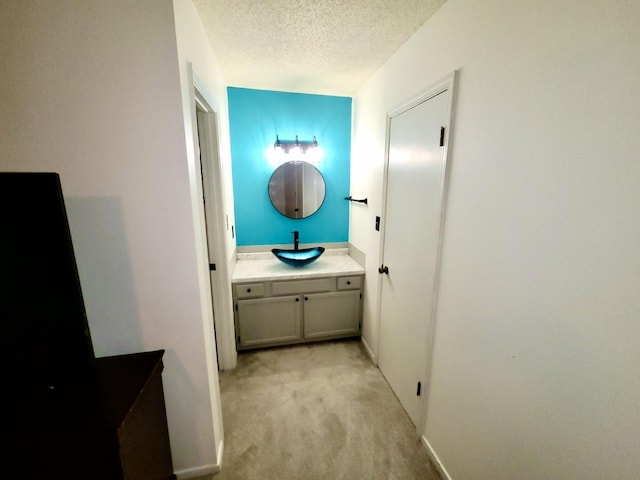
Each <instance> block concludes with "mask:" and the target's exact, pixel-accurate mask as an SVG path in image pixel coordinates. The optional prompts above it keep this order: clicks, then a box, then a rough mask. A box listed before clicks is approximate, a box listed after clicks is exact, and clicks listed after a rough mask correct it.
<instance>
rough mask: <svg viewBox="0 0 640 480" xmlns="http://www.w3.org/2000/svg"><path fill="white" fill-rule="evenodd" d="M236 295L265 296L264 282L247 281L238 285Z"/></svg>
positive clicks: (240, 296) (239, 296)
mask: <svg viewBox="0 0 640 480" xmlns="http://www.w3.org/2000/svg"><path fill="white" fill-rule="evenodd" d="M236 297H237V298H255V297H264V284H263V283H245V284H243V285H236Z"/></svg>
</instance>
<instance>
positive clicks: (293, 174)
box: [269, 162, 325, 218]
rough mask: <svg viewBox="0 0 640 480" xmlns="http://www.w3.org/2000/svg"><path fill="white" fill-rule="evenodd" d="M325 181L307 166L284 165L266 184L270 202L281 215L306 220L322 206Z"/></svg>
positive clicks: (308, 164)
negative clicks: (267, 184)
mask: <svg viewBox="0 0 640 480" xmlns="http://www.w3.org/2000/svg"><path fill="white" fill-rule="evenodd" d="M324 195H325V188H324V178H322V174H321V173H320V172H319V171H318V169H317V168H316V167H314V166H313V165H311V164H310V163H307V162H287V163H283V164H282V165H280V166H279V167H278V168H276V170H275V171H274V172H273V175H271V179H270V180H269V198H270V199H271V203H272V204H273V206H274V207H275V209H276V210H278V211H279V212H280V213H281V214H282V215H284V216H285V217H289V218H307V217H308V216H310V215H313V214H314V213H316V212H317V211H318V209H319V208H320V206H321V205H322V202H324Z"/></svg>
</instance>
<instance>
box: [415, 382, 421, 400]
mask: <svg viewBox="0 0 640 480" xmlns="http://www.w3.org/2000/svg"><path fill="white" fill-rule="evenodd" d="M421 391H422V382H418V388H417V390H416V395H417V396H418V397H419V396H420V392H421Z"/></svg>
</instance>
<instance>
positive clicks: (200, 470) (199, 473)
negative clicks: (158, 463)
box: [174, 463, 220, 480]
mask: <svg viewBox="0 0 640 480" xmlns="http://www.w3.org/2000/svg"><path fill="white" fill-rule="evenodd" d="M219 471H220V464H219V463H217V464H215V465H202V466H201V467H195V468H185V469H183V470H178V471H176V472H174V474H175V476H176V477H177V478H178V480H188V479H190V478H200V477H206V476H208V475H211V478H213V475H214V474H216V473H218V472H219Z"/></svg>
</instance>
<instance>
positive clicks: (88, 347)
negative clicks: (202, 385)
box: [0, 173, 175, 480]
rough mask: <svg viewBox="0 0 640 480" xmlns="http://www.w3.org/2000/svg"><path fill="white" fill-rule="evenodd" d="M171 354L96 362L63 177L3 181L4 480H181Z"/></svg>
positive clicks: (0, 383)
mask: <svg viewBox="0 0 640 480" xmlns="http://www.w3.org/2000/svg"><path fill="white" fill-rule="evenodd" d="M163 354H164V351H163V350H158V351H153V352H146V353H134V354H130V355H119V356H114V357H104V358H95V356H94V352H93V345H92V342H91V335H90V332H89V326H88V322H87V318H86V313H85V308H84V301H83V298H82V291H81V288H80V281H79V277H78V272H77V268H76V264H75V255H74V252H73V246H72V243H71V235H70V231H69V225H68V222H67V216H66V210H65V206H64V200H63V196H62V189H61V186H60V179H59V177H58V175H57V174H54V173H0V478H2V479H20V480H22V479H65V480H168V479H171V478H175V477H174V475H173V468H172V462H171V451H170V447H169V436H168V431H167V420H166V413H165V403H164V395H163V388H162V377H161V373H162V369H163V364H162V356H163Z"/></svg>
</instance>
